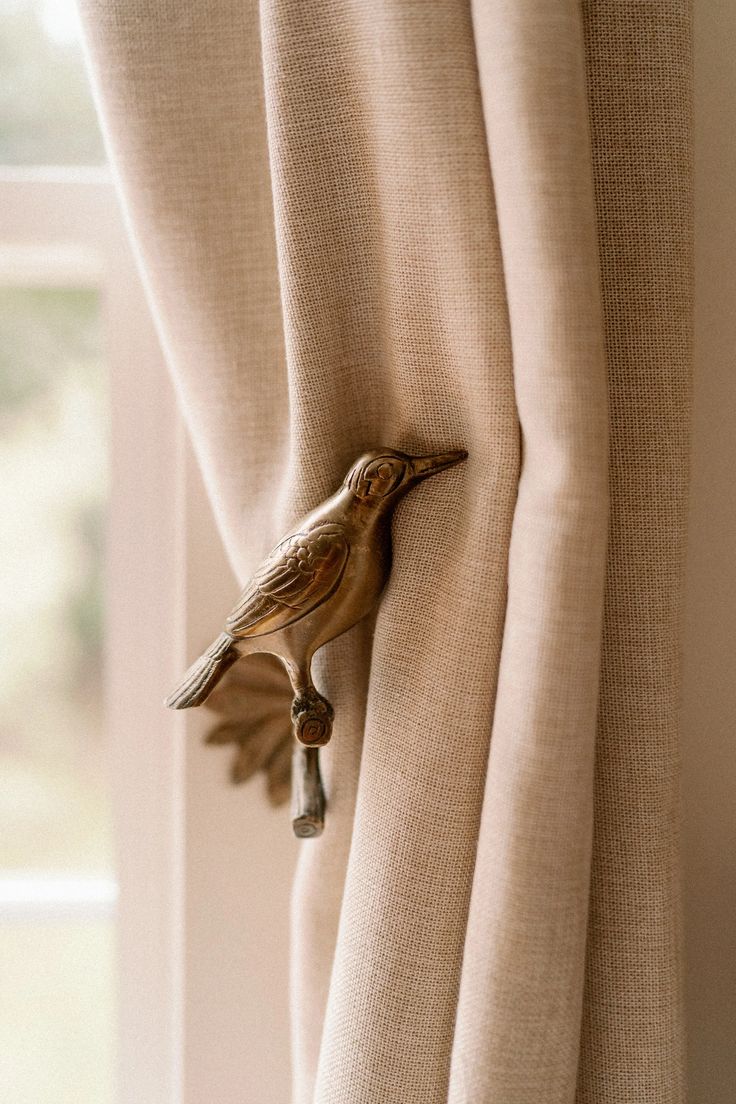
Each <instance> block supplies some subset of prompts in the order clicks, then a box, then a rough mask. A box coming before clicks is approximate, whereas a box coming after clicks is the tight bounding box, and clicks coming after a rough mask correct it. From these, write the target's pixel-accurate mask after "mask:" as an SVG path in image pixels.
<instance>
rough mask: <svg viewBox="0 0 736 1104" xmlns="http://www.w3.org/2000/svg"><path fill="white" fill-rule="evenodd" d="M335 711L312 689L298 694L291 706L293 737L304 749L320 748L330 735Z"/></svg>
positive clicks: (325, 699)
mask: <svg viewBox="0 0 736 1104" xmlns="http://www.w3.org/2000/svg"><path fill="white" fill-rule="evenodd" d="M334 716H335V711H334V710H333V708H332V706H331V705H330V703H329V702H328V700H327V698H323V697H322V695H321V694H320V693H318V691H317V690H315V689H314V687H310V689H309V690H305V691H304V693H302V694H299V695H298V696H297V697H296V698H294V701H293V703H292V706H291V720H292V723H293V725H294V735H295V736H296V738H297V740H298V741H299V743H300V744H304V745H305V747H322V746H323V744H326V743H328V741H329V739H330V736H331V735H332V721H333V718H334Z"/></svg>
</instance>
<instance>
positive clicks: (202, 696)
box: [165, 633, 238, 709]
mask: <svg viewBox="0 0 736 1104" xmlns="http://www.w3.org/2000/svg"><path fill="white" fill-rule="evenodd" d="M234 640H235V637H234V636H231V635H230V633H220V635H219V636H218V638H217V640H215V641H214V642H213V643H212V644H210V646H209V648H208V649H207V651H206V652H204V653H203V654H202V655H201V656H200V657H199V659H198V660H197V661H196V662H195V663H193V664H192V666H191V667H190V668H189V670H188V671H187V673H186V674H185V676H184V678H183V679H182V681H181V682H180V684H179V685H178V686H177V688H176V690H175V691H174V692H173V694H170V695H169V697H168V698H167V699H166V703H165V704H166V705H167V706H168V707H169V709H189V708H191V707H192V706H194V705H202V704H203V702H205V701H206V700H207V698H208V697H209V695H210V693H211V692H212V691H213V690H214V688H215V686H216V685H217V683H218V682H219V681H220V679H221V678H222V676H223V675H224V674H225V672H226V671H227V669H228V667H231V666H232V665H233V663H235V661H236V659H237V658H238V652H237V651H236V649H235V648H233V642H234Z"/></svg>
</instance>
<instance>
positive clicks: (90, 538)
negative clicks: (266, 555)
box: [0, 0, 115, 1104]
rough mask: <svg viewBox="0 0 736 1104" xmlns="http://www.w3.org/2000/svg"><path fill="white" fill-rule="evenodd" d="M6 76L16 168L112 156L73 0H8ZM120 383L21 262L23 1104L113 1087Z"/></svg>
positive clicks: (10, 565)
mask: <svg viewBox="0 0 736 1104" xmlns="http://www.w3.org/2000/svg"><path fill="white" fill-rule="evenodd" d="M0 74H1V76H0V175H1V172H2V166H9V167H13V168H15V169H17V168H18V167H22V166H26V167H29V168H30V167H33V166H74V165H84V166H89V165H101V164H102V163H103V161H104V154H103V147H102V141H101V138H100V134H99V129H98V126H97V122H96V118H95V112H94V108H93V105H92V101H91V96H90V92H89V88H88V84H87V78H86V74H85V71H84V65H83V60H82V52H81V47H80V43H79V28H78V22H77V16H76V10H75V7H74V4H73V3H70V2H69V0H44V2H41V0H0ZM0 188H1V185H0ZM0 195H1V192H0ZM29 195H30V192H29ZM29 202H31V200H30V199H29ZM6 244H7V243H4V242H2V241H0V251H2V250H3V248H4V247H5V246H6ZM38 245H39V243H38V242H33V243H29V247H32V248H34V249H35V250H36V252H37V251H38ZM15 247H16V249H17V243H15ZM107 382H108V381H107V372H106V365H105V357H104V350H103V335H102V333H101V317H100V296H99V292H98V290H97V289H96V288H93V287H78V288H75V287H69V286H64V287H54V286H52V284H51V282H50V283H49V286H43V285H42V283H41V284H39V283H38V282H36V283H35V284H34V286H33V287H27V286H22V284H20V283H19V282H17V283H14V282H13V274H12V269H11V270H8V267H7V266H3V271H2V282H1V283H0V496H1V499H2V501H1V505H0V516H2V519H3V523H2V527H1V530H0V559H1V563H2V571H1V572H0V624H2V626H3V630H2V636H1V643H0V646H1V648H2V656H1V658H0V771H1V774H2V785H1V786H0V1084H2V1085H3V1090H2V1096H3V1099H7V1100H9V1101H10V1100H12V1101H13V1104H109V1102H110V1101H112V1099H113V1075H112V1070H113V1064H114V1038H115V980H114V968H113V963H114V907H113V906H114V895H115V885H114V870H113V859H112V844H111V813H110V796H109V780H108V778H107V770H106V755H105V739H104V730H103V671H102V656H103V644H104V639H103V638H104V608H103V580H104V528H105V514H106V499H107V466H108V456H107V452H108V413H107V391H108V387H107Z"/></svg>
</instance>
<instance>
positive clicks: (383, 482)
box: [362, 459, 404, 498]
mask: <svg viewBox="0 0 736 1104" xmlns="http://www.w3.org/2000/svg"><path fill="white" fill-rule="evenodd" d="M403 474H404V469H403V465H398V464H392V463H391V462H390V460H385V459H381V460H374V461H373V463H371V464H369V465H368V467H367V468H366V469H365V472H364V474H363V480H362V482H363V484H364V486H365V492H364V493H365V494H366V495H367V496H368V497H370V498H384V497H385V496H386V495H389V494H391V492H392V491H393V490H395V489H396V487H398V485H399V483H400V482H401V479H402V476H403Z"/></svg>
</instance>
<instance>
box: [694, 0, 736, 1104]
mask: <svg viewBox="0 0 736 1104" xmlns="http://www.w3.org/2000/svg"><path fill="white" fill-rule="evenodd" d="M695 7H696V68H695V76H696V135H697V137H696V265H697V301H696V349H697V359H696V382H695V422H694V456H693V479H692V504H691V517H690V554H689V566H688V592H687V606H686V630H685V641H684V660H685V699H684V746H683V768H684V775H683V797H684V812H685V822H684V852H685V894H686V939H687V943H686V948H687V1006H688V1030H689V1037H690V1086H691V1091H690V1098H689V1104H733V1101H734V1100H736V125H735V122H734V120H735V118H736V4H734V3H733V0H700V2H699V3H697V2H696V5H695Z"/></svg>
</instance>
